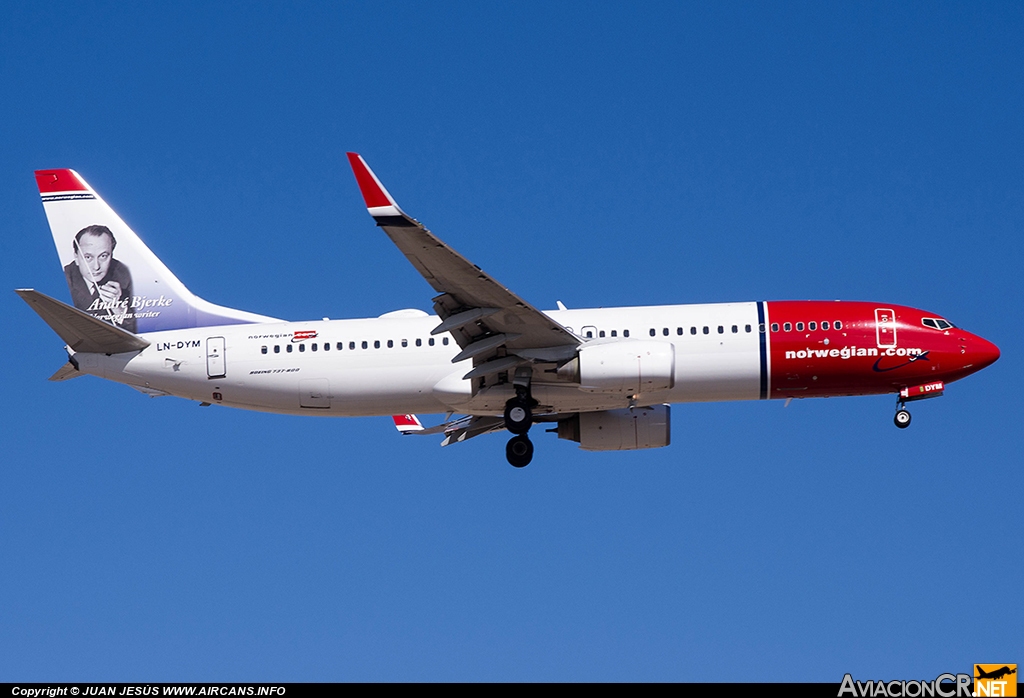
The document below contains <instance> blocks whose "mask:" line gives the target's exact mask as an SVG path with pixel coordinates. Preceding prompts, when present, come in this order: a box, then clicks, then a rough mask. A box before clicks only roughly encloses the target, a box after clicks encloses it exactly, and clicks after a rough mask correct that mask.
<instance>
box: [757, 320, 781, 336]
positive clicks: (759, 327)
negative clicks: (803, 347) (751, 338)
mask: <svg viewBox="0 0 1024 698" xmlns="http://www.w3.org/2000/svg"><path fill="white" fill-rule="evenodd" d="M757 331H758V332H760V333H761V334H764V323H763V322H762V323H761V324H759V325H758V326H757ZM774 331H775V332H778V331H779V326H778V325H776V326H775V330H774Z"/></svg>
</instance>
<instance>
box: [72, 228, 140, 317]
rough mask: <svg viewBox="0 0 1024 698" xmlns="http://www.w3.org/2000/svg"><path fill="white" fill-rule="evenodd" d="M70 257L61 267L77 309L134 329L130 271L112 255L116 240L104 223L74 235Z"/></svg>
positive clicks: (83, 229)
mask: <svg viewBox="0 0 1024 698" xmlns="http://www.w3.org/2000/svg"><path fill="white" fill-rule="evenodd" d="M72 246H73V247H74V252H75V259H74V261H72V262H70V263H69V264H68V265H67V266H65V267H64V276H65V277H67V281H68V288H69V289H70V290H71V301H72V303H74V305H75V307H76V308H78V309H79V310H84V311H85V312H87V313H89V314H90V315H92V316H94V317H97V318H99V319H100V320H104V321H106V322H109V323H110V324H112V325H115V326H117V327H120V328H122V329H124V330H128V331H129V332H135V326H136V322H135V313H134V309H133V308H132V275H131V272H130V271H129V270H128V267H127V266H125V265H124V264H123V263H121V262H120V261H118V260H116V259H114V248H115V247H117V240H116V239H114V234H113V233H112V232H111V231H110V228H108V227H107V226H105V225H90V226H88V227H85V228H82V229H81V230H80V231H78V234H77V235H75V239H74V241H73V243H72Z"/></svg>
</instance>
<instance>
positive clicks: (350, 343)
mask: <svg viewBox="0 0 1024 698" xmlns="http://www.w3.org/2000/svg"><path fill="white" fill-rule="evenodd" d="M348 348H349V351H352V350H353V349H355V348H356V343H355V342H349V343H348ZM365 348H366V347H363V349H365Z"/></svg>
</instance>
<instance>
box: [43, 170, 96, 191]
mask: <svg viewBox="0 0 1024 698" xmlns="http://www.w3.org/2000/svg"><path fill="white" fill-rule="evenodd" d="M36 184H38V185H39V193H40V194H49V193H50V192H55V191H88V189H86V187H85V185H84V184H82V182H81V180H79V179H78V177H76V176H75V173H74V172H72V171H71V170H36Z"/></svg>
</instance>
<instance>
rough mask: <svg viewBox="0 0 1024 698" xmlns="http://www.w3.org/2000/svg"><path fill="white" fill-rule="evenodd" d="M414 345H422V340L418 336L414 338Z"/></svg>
mask: <svg viewBox="0 0 1024 698" xmlns="http://www.w3.org/2000/svg"><path fill="white" fill-rule="evenodd" d="M416 346H418V347H422V346H423V340H422V339H420V338H419V337H417V338H416Z"/></svg>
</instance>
